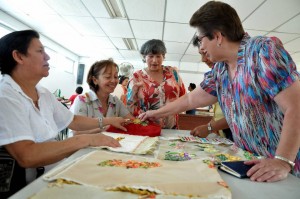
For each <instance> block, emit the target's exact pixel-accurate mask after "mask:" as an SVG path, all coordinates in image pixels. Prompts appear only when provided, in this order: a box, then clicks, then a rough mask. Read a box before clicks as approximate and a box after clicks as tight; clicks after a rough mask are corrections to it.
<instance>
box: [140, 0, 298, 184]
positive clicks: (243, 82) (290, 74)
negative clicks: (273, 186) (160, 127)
mask: <svg viewBox="0 0 300 199" xmlns="http://www.w3.org/2000/svg"><path fill="white" fill-rule="evenodd" d="M190 25H191V26H193V27H196V28H197V32H198V39H199V46H200V50H201V52H202V53H203V54H204V55H206V56H207V57H208V59H209V60H211V61H212V62H213V63H215V65H214V67H213V69H212V70H211V72H210V74H207V75H206V76H205V78H204V80H203V81H202V83H201V84H200V86H199V87H198V88H196V89H195V90H194V91H193V92H191V93H189V94H188V95H185V96H183V97H181V98H180V99H179V100H177V101H175V102H174V103H170V104H168V105H166V106H164V107H163V108H161V109H159V110H155V111H148V112H146V113H144V114H142V115H140V118H142V119H143V120H145V119H147V118H153V119H156V118H160V117H165V116H167V115H172V114H175V113H178V112H182V111H184V110H187V109H191V108H195V107H205V106H208V105H211V104H214V103H216V102H217V101H218V102H219V104H220V106H221V108H222V110H223V113H224V116H225V117H226V121H227V122H228V125H229V127H230V129H231V131H232V136H233V140H234V142H235V144H236V145H237V146H238V147H240V148H242V149H245V150H247V151H249V152H252V153H254V154H256V155H259V156H264V157H265V158H263V159H255V160H250V161H246V162H245V164H248V165H253V167H252V168H251V169H250V170H249V171H248V172H247V175H248V176H249V177H250V179H251V180H253V181H259V182H274V181H279V180H282V179H285V178H287V176H288V173H289V172H292V174H294V175H296V176H297V177H300V149H299V148H300V122H299V121H300V100H299V99H300V81H299V77H300V75H299V73H298V72H297V69H296V65H295V63H294V62H293V60H292V58H291V56H290V55H289V53H288V52H287V51H286V50H285V49H284V47H283V45H282V43H281V41H280V40H279V39H278V38H275V37H263V36H257V37H250V36H249V35H248V34H247V33H245V32H244V29H243V27H242V23H241V21H240V19H239V16H238V15H237V13H236V11H235V10H234V8H232V7H231V6H230V5H228V4H226V3H223V2H218V1H210V2H208V3H206V4H204V5H203V6H202V7H201V8H200V9H199V10H197V11H196V12H195V13H194V14H193V16H192V18H191V20H190Z"/></svg>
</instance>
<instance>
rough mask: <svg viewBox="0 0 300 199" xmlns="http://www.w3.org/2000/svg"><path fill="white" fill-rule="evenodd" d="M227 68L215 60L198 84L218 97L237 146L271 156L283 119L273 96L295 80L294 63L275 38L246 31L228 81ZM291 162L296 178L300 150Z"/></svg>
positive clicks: (299, 163) (299, 161) (278, 137)
mask: <svg viewBox="0 0 300 199" xmlns="http://www.w3.org/2000/svg"><path fill="white" fill-rule="evenodd" d="M227 67H228V66H227V64H226V63H224V62H218V63H216V65H215V66H214V68H213V69H212V71H211V75H207V76H206V78H205V79H204V80H203V82H202V83H201V87H202V88H203V89H204V90H205V91H206V92H208V93H210V94H212V95H214V96H217V97H218V101H219V103H220V106H221V108H222V110H223V113H224V115H225V117H226V120H227V122H228V124H229V127H230V129H231V131H232V135H233V139H234V142H235V143H236V145H237V146H239V147H241V148H243V149H245V150H247V151H250V152H253V153H255V154H257V155H261V156H265V157H273V156H274V155H275V152H276V148H277V146H278V143H279V139H280V134H281V130H282V124H283V118H284V115H283V113H282V112H281V110H280V108H279V106H278V105H277V104H276V102H275V101H274V97H275V96H276V95H277V94H278V93H279V92H280V91H282V90H284V89H286V88H287V87H289V86H290V85H291V84H292V83H293V82H295V81H299V77H300V75H299V73H298V72H297V71H296V65H295V63H294V62H293V60H292V58H291V57H290V55H289V54H288V52H287V51H286V50H285V49H284V48H283V45H282V43H281V41H280V40H279V39H278V38H275V37H271V38H268V37H253V38H250V37H249V35H248V34H247V33H246V34H245V35H244V38H243V39H242V41H241V44H240V48H239V51H238V59H237V70H236V72H235V76H234V77H233V79H232V80H230V79H229V75H228V70H227ZM295 163H296V165H295V167H294V171H293V173H294V175H296V176H298V177H300V150H299V151H298V154H297V157H296V160H295Z"/></svg>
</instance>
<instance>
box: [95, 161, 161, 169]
mask: <svg viewBox="0 0 300 199" xmlns="http://www.w3.org/2000/svg"><path fill="white" fill-rule="evenodd" d="M98 166H101V167H106V166H108V167H126V168H127V169H136V168H143V169H149V168H155V167H160V166H161V164H160V163H158V162H140V161H136V160H127V161H123V160H116V159H113V160H105V161H103V162H100V163H99V164H98Z"/></svg>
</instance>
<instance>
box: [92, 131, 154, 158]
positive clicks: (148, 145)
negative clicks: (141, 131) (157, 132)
mask: <svg viewBox="0 0 300 199" xmlns="http://www.w3.org/2000/svg"><path fill="white" fill-rule="evenodd" d="M103 134H104V135H107V136H111V137H113V138H115V139H117V138H120V140H119V142H120V144H121V147H117V148H113V147H108V146H102V147H93V148H100V149H103V148H107V149H108V150H110V151H114V152H122V153H132V154H147V153H151V152H153V150H154V147H155V146H156V144H157V142H158V138H157V137H148V136H138V135H128V134H121V133H109V132H103Z"/></svg>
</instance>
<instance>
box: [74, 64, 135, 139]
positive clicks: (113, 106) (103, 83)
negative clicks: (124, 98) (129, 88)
mask: <svg viewBox="0 0 300 199" xmlns="http://www.w3.org/2000/svg"><path fill="white" fill-rule="evenodd" d="M87 83H88V85H89V87H90V91H89V92H88V93H85V94H83V95H78V96H77V97H76V98H75V101H74V104H73V105H72V107H71V109H70V110H71V111H72V112H73V113H74V114H77V115H82V116H88V117H93V118H94V117H96V118H97V117H123V118H125V119H134V117H133V116H132V115H131V114H130V112H129V111H128V109H127V108H126V107H125V105H124V104H123V102H121V100H120V99H118V97H116V96H113V95H111V93H112V92H113V91H114V89H115V88H116V86H117V84H118V65H117V64H116V63H114V62H113V60H111V59H109V60H101V61H97V62H95V63H94V64H93V65H92V66H91V68H90V70H89V72H88V75H87ZM102 130H103V129H99V128H95V129H92V130H89V131H80V132H79V131H76V132H73V133H74V134H75V135H77V134H82V133H99V132H101V131H102Z"/></svg>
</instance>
